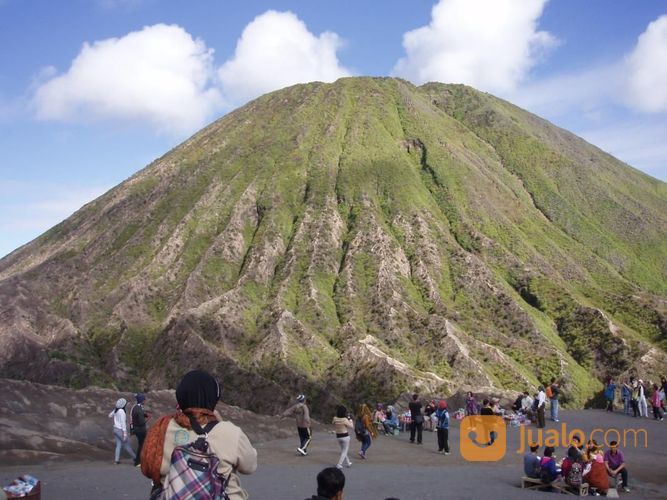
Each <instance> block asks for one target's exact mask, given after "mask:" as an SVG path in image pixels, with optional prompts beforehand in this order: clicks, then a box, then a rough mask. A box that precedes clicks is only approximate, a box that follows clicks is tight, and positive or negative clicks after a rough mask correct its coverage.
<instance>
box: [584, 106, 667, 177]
mask: <svg viewBox="0 0 667 500" xmlns="http://www.w3.org/2000/svg"><path fill="white" fill-rule="evenodd" d="M579 135H581V137H583V138H584V139H586V140H587V141H589V142H591V143H593V144H595V145H596V146H598V147H599V148H600V149H603V150H604V151H607V152H609V153H611V154H612V155H614V156H615V157H617V158H619V159H621V160H623V161H624V162H626V163H627V164H628V165H632V166H633V167H635V168H639V169H641V170H643V171H644V172H646V173H648V174H649V175H652V176H653V177H656V178H657V179H661V180H663V181H665V182H667V162H666V161H665V159H666V158H667V142H665V137H667V119H665V118H662V117H656V118H655V119H652V120H646V119H644V118H635V119H629V120H625V121H623V122H622V123H612V124H609V125H605V126H601V127H597V128H592V129H589V130H584V131H582V132H580V134H579Z"/></svg>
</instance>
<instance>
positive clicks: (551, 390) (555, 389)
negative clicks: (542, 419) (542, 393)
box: [546, 378, 560, 422]
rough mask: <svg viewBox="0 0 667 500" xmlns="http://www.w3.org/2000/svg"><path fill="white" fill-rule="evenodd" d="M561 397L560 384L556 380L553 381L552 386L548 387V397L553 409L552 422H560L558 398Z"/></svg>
mask: <svg viewBox="0 0 667 500" xmlns="http://www.w3.org/2000/svg"><path fill="white" fill-rule="evenodd" d="M559 395H560V384H559V383H558V382H556V379H555V378H552V379H551V384H550V385H549V386H548V387H547V392H546V396H547V397H548V398H549V403H550V409H551V420H553V421H554V422H560V420H558V396H559Z"/></svg>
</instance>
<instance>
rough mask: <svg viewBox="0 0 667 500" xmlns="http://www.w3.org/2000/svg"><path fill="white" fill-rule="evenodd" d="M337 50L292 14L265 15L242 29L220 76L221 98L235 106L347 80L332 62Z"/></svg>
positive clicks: (332, 40) (327, 35)
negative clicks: (308, 84)
mask: <svg viewBox="0 0 667 500" xmlns="http://www.w3.org/2000/svg"><path fill="white" fill-rule="evenodd" d="M340 47H341V39H340V38H339V37H338V35H337V34H336V33H332V32H329V31H327V32H324V33H322V34H321V35H319V36H315V35H314V34H313V33H311V32H310V31H308V28H307V27H306V25H305V24H304V23H303V21H301V20H300V19H299V18H298V17H297V16H296V15H294V14H293V13H291V12H276V11H272V10H271V11H267V12H265V13H264V14H262V15H260V16H258V17H256V18H255V19H254V20H253V21H252V22H250V24H248V25H247V26H246V27H245V29H244V30H243V33H242V35H241V37H240V38H239V40H238V42H237V44H236V50H235V53H234V56H233V58H232V59H230V60H229V61H227V62H225V64H223V65H222V67H221V68H220V70H219V72H218V74H219V77H220V80H221V82H222V84H223V86H224V92H225V96H226V97H227V98H229V100H230V101H232V102H234V103H236V104H238V103H243V102H245V101H247V100H248V99H252V98H254V97H257V96H258V95H261V94H263V93H265V92H269V91H272V90H276V89H279V88H282V87H286V86H288V85H292V84H295V83H303V82H310V81H314V80H319V81H325V82H331V81H334V80H336V79H337V78H340V77H342V76H348V75H350V72H349V71H348V70H347V69H346V68H344V67H343V66H341V65H340V63H339V62H338V58H337V56H336V52H337V51H338V49H339V48H340Z"/></svg>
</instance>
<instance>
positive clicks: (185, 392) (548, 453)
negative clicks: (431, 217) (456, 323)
mask: <svg viewBox="0 0 667 500" xmlns="http://www.w3.org/2000/svg"><path fill="white" fill-rule="evenodd" d="M545 386H546V387H545ZM545 386H540V387H539V388H538V391H537V393H536V394H535V395H534V397H532V396H531V395H530V394H529V393H528V392H527V391H526V392H523V393H521V394H519V395H518V396H517V398H516V400H515V401H514V404H513V405H512V410H513V412H514V413H512V412H509V411H506V410H505V409H504V408H502V407H501V406H500V401H499V399H497V398H489V399H483V400H482V402H481V405H480V404H479V402H478V400H477V398H476V397H475V395H474V394H473V393H472V392H469V393H468V394H467V395H466V399H465V408H464V409H461V410H459V412H461V413H464V414H465V415H466V416H469V415H489V416H490V415H496V416H504V417H506V416H507V414H508V413H510V414H511V415H512V418H514V417H515V416H516V415H523V416H525V417H527V419H528V418H529V419H530V420H531V421H535V422H536V424H537V426H538V427H544V425H545V422H544V421H545V408H546V406H547V402H548V404H549V407H550V417H551V420H552V421H554V422H558V421H559V397H560V394H561V390H560V384H559V383H558V381H556V380H555V379H552V380H551V383H550V384H548V385H547V384H545ZM666 387H667V382H666V381H665V379H664V378H663V379H662V381H661V385H660V386H658V385H657V384H653V385H652V390H651V392H650V394H648V395H647V391H646V386H645V385H644V383H643V381H642V380H635V379H634V378H630V379H628V380H625V381H623V383H622V385H621V386H620V387H618V386H616V384H615V383H614V381H613V379H608V380H607V381H606V384H605V390H604V396H605V399H606V401H607V406H606V409H607V410H608V411H613V410H614V402H615V399H616V396H617V391H620V398H621V400H622V401H623V408H624V412H625V413H626V414H628V415H630V414H631V411H632V414H634V416H635V417H639V416H643V417H648V416H649V414H648V411H647V401H648V402H650V403H651V406H652V407H653V417H654V418H655V419H659V420H662V419H663V406H664V404H665V398H664V391H665V388H666ZM135 400H136V403H135V404H134V405H133V406H132V409H131V411H130V419H129V422H130V424H129V428H128V425H127V418H128V416H127V413H126V412H127V406H128V402H127V401H126V400H125V399H124V398H120V399H118V400H117V401H116V404H115V407H114V409H113V410H112V411H111V412H110V414H109V417H110V418H112V419H113V435H114V439H115V442H116V447H115V454H114V463H116V464H119V463H120V458H121V451H122V450H125V451H126V452H127V454H128V455H129V456H130V457H131V458H132V459H133V461H134V464H135V465H137V466H140V467H141V470H142V473H143V474H144V475H146V476H147V477H149V478H150V479H151V480H152V483H153V490H152V496H151V498H152V499H162V498H170V497H169V496H168V495H166V496H165V492H166V491H168V489H169V488H172V489H173V488H187V487H189V484H188V479H187V478H186V479H184V478H183V477H181V476H182V472H183V471H182V470H180V469H178V467H176V472H174V470H175V465H176V466H178V465H179V462H178V461H179V460H181V462H182V463H187V464H188V465H186V466H182V467H181V469H184V468H185V469H187V468H188V467H190V465H191V463H200V465H201V463H204V462H206V463H208V464H209V465H210V467H208V468H202V470H204V469H206V470H214V471H215V473H216V474H218V475H219V478H218V479H216V478H215V477H213V476H211V477H210V478H209V479H210V481H209V482H210V483H215V481H218V480H219V481H221V484H222V486H221V487H222V488H224V491H225V492H226V494H227V495H228V497H229V498H230V499H232V500H234V499H243V498H247V493H246V492H245V490H243V489H242V488H241V485H240V480H239V477H238V474H250V473H252V472H254V471H255V469H256V468H257V452H256V450H255V449H254V447H253V446H252V444H251V443H250V441H249V439H248V437H247V436H246V435H245V433H244V432H243V431H242V430H241V429H240V428H239V427H237V426H236V425H234V424H232V423H230V422H225V421H223V420H222V418H221V416H220V415H219V414H218V413H217V411H215V406H216V404H217V402H218V401H219V400H220V387H219V385H218V382H217V380H216V379H215V378H214V377H213V376H212V375H210V374H209V373H207V372H204V371H201V370H195V371H192V372H189V373H188V374H186V375H185V376H184V377H183V379H182V380H181V382H180V384H179V385H178V388H177V389H176V400H177V402H178V406H177V410H176V412H175V413H174V414H172V415H167V416H164V417H162V418H160V419H158V420H157V422H155V424H154V425H153V426H152V427H151V428H150V430H147V422H148V421H149V420H150V419H151V414H150V412H149V411H147V410H146V409H145V407H144V404H145V402H146V396H145V395H144V394H142V393H138V394H136V395H135ZM457 413H458V412H457ZM280 416H281V417H285V418H286V417H293V418H294V419H295V422H296V428H297V435H298V438H299V445H298V446H297V448H296V451H297V454H298V455H299V456H304V457H305V456H307V455H308V446H309V444H310V443H311V440H312V423H311V418H310V409H309V407H308V402H307V398H306V396H305V395H304V394H299V395H298V396H297V397H296V399H295V402H294V404H293V405H292V406H290V407H289V408H287V409H286V410H285V411H284V412H282V413H281V414H280ZM461 417H462V415H461V416H459V415H457V418H461ZM449 423H450V414H449V410H448V405H447V401H446V400H445V399H439V400H435V399H433V400H430V401H428V402H426V403H424V402H423V401H422V400H421V398H420V396H419V394H413V395H412V396H411V398H410V401H409V403H408V405H407V411H406V413H404V414H400V413H399V411H398V410H397V409H396V408H395V407H394V406H392V405H387V406H385V405H384V404H382V403H378V404H377V405H376V406H375V410H374V411H373V412H371V410H370V408H369V406H368V405H366V404H361V405H359V406H358V407H357V408H356V411H355V412H351V411H348V408H347V407H345V406H343V405H340V406H338V407H337V408H336V412H335V415H334V416H333V417H332V420H331V424H332V426H333V431H332V432H333V433H335V436H336V441H337V444H338V448H339V455H338V460H337V463H336V465H335V467H332V468H330V469H329V468H328V469H325V470H324V471H322V472H321V473H320V476H321V477H320V476H318V495H319V496H314V497H312V498H339V497H337V496H336V495H337V494H338V493H340V492H342V489H343V486H344V482H345V479H344V475H342V472H341V469H343V468H344V467H351V466H352V460H351V459H350V456H349V454H350V446H351V442H352V436H354V438H355V439H356V441H358V442H359V451H358V456H359V458H360V459H361V460H366V459H367V457H368V453H369V449H370V448H371V445H372V443H373V440H374V439H376V437H377V436H378V434H384V435H386V436H394V435H397V434H398V433H399V432H400V431H399V429H400V428H401V427H402V428H403V429H404V430H405V429H406V428H408V427H409V432H410V434H409V442H410V443H411V444H416V445H421V444H422V443H423V432H424V431H425V430H426V431H433V432H436V433H437V445H438V452H440V453H442V454H445V455H449V454H450V447H449ZM130 435H135V436H136V438H137V449H136V451H135V450H134V449H133V448H132V446H131V445H130V440H129V436H130ZM188 443H189V444H188ZM492 443H493V436H491V444H492ZM186 445H187V446H186ZM179 450H180V451H179ZM177 452H178V453H177ZM179 453H181V455H184V456H187V457H190V458H188V459H187V460H188V461H187V462H185V461H184V460H185V459H181V458H179ZM192 454H194V455H192ZM197 454H198V455H197ZM191 456H197V457H198V460H200V461H201V460H203V462H196V460H195V462H192V460H191ZM202 467H203V466H202ZM334 471H335V472H334ZM524 472H525V474H526V475H527V476H529V477H532V478H540V479H541V480H542V481H543V482H545V483H547V484H551V483H553V481H558V480H562V481H563V482H565V483H566V484H568V485H570V486H577V485H580V484H581V483H582V482H586V483H588V484H589V486H590V487H591V488H592V489H593V490H594V491H596V492H598V493H600V494H605V493H606V491H607V489H608V487H609V485H608V482H609V481H608V477H609V476H611V477H618V484H619V485H620V486H622V487H623V488H624V489H625V490H626V491H627V489H628V470H627V467H626V463H625V458H624V456H623V452H622V451H621V450H619V449H618V444H617V443H616V442H615V441H614V442H612V443H610V447H609V449H608V450H607V451H606V452H604V453H603V451H602V448H601V447H600V446H599V445H598V443H597V442H595V441H594V440H591V441H589V442H588V443H587V445H586V447H585V448H584V447H583V446H582V445H581V443H580V442H579V438H578V437H577V436H574V441H573V442H572V444H571V446H570V447H569V448H568V450H567V454H566V456H565V457H564V458H563V459H562V460H560V461H558V460H557V457H556V450H555V449H554V448H552V447H549V446H547V447H545V448H544V450H543V453H542V456H539V455H538V447H537V446H531V451H530V452H528V453H527V454H526V455H525V457H524ZM341 478H342V479H341ZM193 481H194V480H193ZM197 481H201V479H197ZM320 482H322V485H320ZM325 483H326V484H327V485H329V486H324V485H325ZM320 486H321V487H320ZM322 492H323V493H322ZM341 494H342V493H341Z"/></svg>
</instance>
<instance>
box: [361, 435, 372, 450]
mask: <svg viewBox="0 0 667 500" xmlns="http://www.w3.org/2000/svg"><path fill="white" fill-rule="evenodd" d="M370 447H371V435H370V434H366V435H364V439H363V440H362V441H361V453H363V454H364V455H365V454H366V450H368V448H370Z"/></svg>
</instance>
